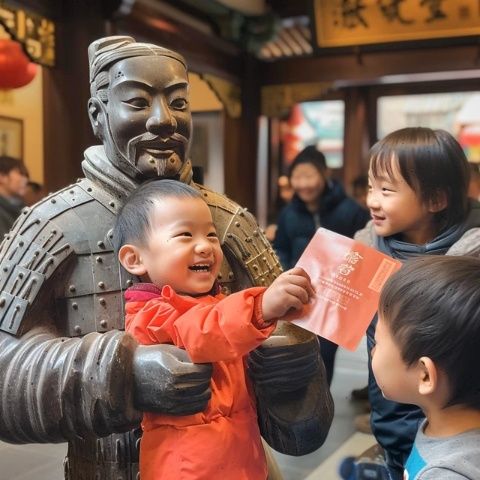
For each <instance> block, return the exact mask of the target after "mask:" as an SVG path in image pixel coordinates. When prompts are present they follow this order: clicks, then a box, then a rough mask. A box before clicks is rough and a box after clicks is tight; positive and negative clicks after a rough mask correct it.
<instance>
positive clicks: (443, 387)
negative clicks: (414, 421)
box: [372, 256, 480, 480]
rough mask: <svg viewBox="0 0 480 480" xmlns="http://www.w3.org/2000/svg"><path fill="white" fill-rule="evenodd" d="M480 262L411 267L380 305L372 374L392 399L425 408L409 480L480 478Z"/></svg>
mask: <svg viewBox="0 0 480 480" xmlns="http://www.w3.org/2000/svg"><path fill="white" fill-rule="evenodd" d="M479 283H480V259H477V258H473V257H455V256H431V257H418V258H416V259H413V260H409V261H407V262H406V263H405V265H404V266H403V267H402V269H400V270H399V271H398V272H397V273H396V274H394V275H393V276H392V277H391V278H390V279H389V280H388V281H387V283H386V284H385V287H384V288H383V290H382V294H381V298H380V306H379V311H378V312H379V313H378V324H377V329H376V332H375V343H376V344H375V347H374V350H373V352H372V368H373V372H374V375H375V379H376V381H377V383H378V385H379V387H380V389H381V391H382V393H383V395H384V396H385V398H387V399H390V400H394V401H396V402H401V403H408V404H414V405H417V406H419V407H420V408H421V409H422V410H423V412H424V414H425V416H426V419H425V420H424V421H423V422H422V424H421V425H420V428H419V430H418V433H417V436H416V439H415V443H414V446H413V448H412V451H411V453H410V456H409V457H408V460H407V462H406V465H405V472H404V479H406V480H443V479H448V480H461V479H462V480H465V479H469V480H475V479H479V478H480V455H479V454H478V452H480V369H479V368H478V366H479V365H480V347H479V346H480V289H479Z"/></svg>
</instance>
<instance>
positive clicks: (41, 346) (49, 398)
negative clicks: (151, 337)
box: [0, 326, 140, 443]
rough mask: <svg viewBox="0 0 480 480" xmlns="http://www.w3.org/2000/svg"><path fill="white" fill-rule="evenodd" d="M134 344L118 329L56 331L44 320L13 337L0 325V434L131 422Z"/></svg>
mask: <svg viewBox="0 0 480 480" xmlns="http://www.w3.org/2000/svg"><path fill="white" fill-rule="evenodd" d="M135 347H136V344H135V342H134V341H133V339H132V338H131V337H129V336H127V335H125V334H124V333H123V332H119V331H112V332H109V333H106V334H98V333H92V334H88V335H86V336H85V337H83V338H59V337H57V336H56V335H55V334H54V333H53V332H52V331H51V330H49V329H48V328H46V327H44V326H38V327H34V328H32V329H31V330H30V331H29V332H27V333H25V334H24V335H23V336H21V337H19V338H17V337H15V336H12V335H9V334H7V333H5V332H0V392H1V402H2V403H1V405H2V406H1V411H0V437H1V438H2V439H3V440H5V441H9V442H15V443H30V442H60V441H65V439H68V438H70V437H72V436H74V435H75V436H81V435H82V434H83V433H85V432H95V433H96V434H97V435H99V436H101V435H107V434H108V433H111V432H114V431H122V430H126V429H127V428H129V426H131V425H134V424H135V423H137V422H138V420H139V418H140V417H139V413H138V412H137V411H136V410H135V409H134V407H133V402H132V393H133V388H132V382H133V375H132V369H133V362H132V358H133V352H134V350H135Z"/></svg>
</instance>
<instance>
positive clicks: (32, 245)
mask: <svg viewBox="0 0 480 480" xmlns="http://www.w3.org/2000/svg"><path fill="white" fill-rule="evenodd" d="M56 201H57V202H56V203H55V205H58V203H60V200H59V199H58V197H56ZM43 213H45V212H42V211H41V209H40V211H37V212H31V211H26V213H25V216H24V217H22V218H20V220H19V221H18V222H17V223H16V225H15V226H14V229H13V230H12V232H11V233H10V234H9V236H8V237H7V238H6V239H5V241H4V242H3V243H2V245H1V247H0V291H1V293H0V438H1V439H3V440H6V441H9V442H17V443H25V442H60V441H64V440H65V439H68V438H71V437H73V436H82V435H83V434H84V433H85V432H94V433H95V434H97V435H99V436H101V435H107V434H109V433H112V432H118V431H124V430H127V429H129V428H130V427H131V426H132V425H134V424H136V423H137V422H138V420H139V419H140V413H139V410H149V411H158V412H164V413H169V414H189V413H196V412H198V411H201V410H203V409H204V408H205V406H206V403H207V402H208V399H209V397H210V391H209V381H210V376H211V367H210V366H208V365H194V364H192V363H191V362H190V361H189V359H188V357H187V356H186V354H185V352H183V351H182V350H180V349H178V348H176V347H173V346H170V345H153V346H149V347H143V346H138V345H137V344H136V342H135V341H134V340H133V338H132V337H130V336H129V335H127V334H125V332H123V331H119V330H111V331H109V332H107V333H96V332H94V333H89V334H87V335H85V336H82V337H75V338H69V337H65V336H62V332H63V331H64V330H65V315H66V312H63V311H62V309H61V308H59V306H58V305H57V304H55V302H54V298H55V295H56V293H55V290H56V288H55V286H56V285H58V284H62V280H63V273H64V272H65V271H68V270H69V269H70V268H71V267H72V265H74V263H75V262H76V255H75V253H74V252H72V247H71V245H70V244H69V242H68V241H67V240H66V239H65V237H64V236H63V234H62V231H61V230H60V229H59V228H58V223H55V222H52V221H51V220H50V218H48V217H47V216H45V215H43ZM86 314H87V315H93V312H87V313H86ZM85 320H88V319H85ZM90 323H91V322H90Z"/></svg>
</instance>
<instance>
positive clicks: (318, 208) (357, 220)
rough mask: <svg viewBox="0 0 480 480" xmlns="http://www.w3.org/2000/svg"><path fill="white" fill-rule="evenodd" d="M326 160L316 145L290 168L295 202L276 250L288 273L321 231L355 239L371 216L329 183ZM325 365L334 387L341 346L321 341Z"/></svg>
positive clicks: (282, 218)
mask: <svg viewBox="0 0 480 480" xmlns="http://www.w3.org/2000/svg"><path fill="white" fill-rule="evenodd" d="M326 172H327V164H326V161H325V156H324V155H323V153H322V152H320V151H319V150H317V149H316V148H315V147H314V146H313V145H310V146H308V147H306V148H304V149H303V150H302V151H301V152H300V153H299V154H298V155H297V157H296V158H295V159H294V161H293V162H292V164H291V165H290V170H289V177H290V184H291V185H292V188H293V190H294V192H295V194H294V196H293V198H292V201H291V202H290V203H289V204H287V205H286V206H285V207H284V208H283V209H282V211H281V212H280V214H279V218H278V227H277V233H276V236H275V241H274V248H275V250H276V252H277V255H278V256H279V258H280V262H281V264H282V266H283V268H284V269H289V268H291V267H293V266H294V265H295V264H296V263H297V260H298V259H299V258H300V256H301V254H302V253H303V251H304V250H305V247H306V246H307V244H308V242H309V241H310V239H311V238H312V237H313V235H314V233H315V231H316V230H317V229H318V228H319V227H323V228H327V229H328V230H332V231H333V232H336V233H339V234H341V235H345V236H347V237H353V235H354V234H355V232H356V231H357V230H360V229H361V228H363V227H364V226H365V224H366V223H367V221H368V220H369V218H370V216H369V214H368V212H367V210H365V209H364V208H362V207H361V206H360V205H359V204H358V203H357V202H356V201H355V200H353V199H352V198H350V197H348V196H347V195H346V193H345V191H344V189H343V187H342V185H341V184H340V183H339V182H337V181H335V180H331V179H328V177H327V175H326ZM320 346H321V351H322V357H323V361H324V363H325V368H326V369H327V379H328V383H329V384H330V383H331V380H332V376H333V366H334V362H335V354H336V351H337V348H338V347H337V345H336V344H334V343H332V342H330V341H328V340H326V339H324V338H320Z"/></svg>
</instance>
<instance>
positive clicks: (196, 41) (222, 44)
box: [116, 4, 242, 83]
mask: <svg viewBox="0 0 480 480" xmlns="http://www.w3.org/2000/svg"><path fill="white" fill-rule="evenodd" d="M116 29H117V32H118V34H121V35H131V36H133V37H135V39H136V40H137V41H147V42H151V43H156V44H159V45H162V46H164V47H166V48H171V49H172V50H176V51H177V52H179V53H181V54H182V55H183V56H184V57H185V59H186V61H187V64H188V67H189V69H190V70H192V71H193V72H197V73H210V74H212V75H217V76H219V77H222V78H225V79H227V80H229V81H231V82H234V83H239V82H240V81H241V80H240V79H241V78H242V70H241V62H239V55H240V51H239V49H238V48H237V47H235V46H234V45H233V44H231V43H228V42H226V41H224V40H222V39H220V38H219V37H216V36H214V35H208V34H206V33H203V32H200V31H198V30H196V29H194V28H192V27H189V26H188V25H185V24H181V23H179V22H178V21H176V20H175V19H172V18H168V17H166V16H163V17H162V16H161V15H159V13H158V12H157V11H154V10H151V9H149V8H148V7H145V6H140V5H138V6H137V4H135V6H134V8H133V10H132V12H131V14H130V15H129V16H128V17H125V18H122V19H119V20H118V21H117V22H116Z"/></svg>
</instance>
